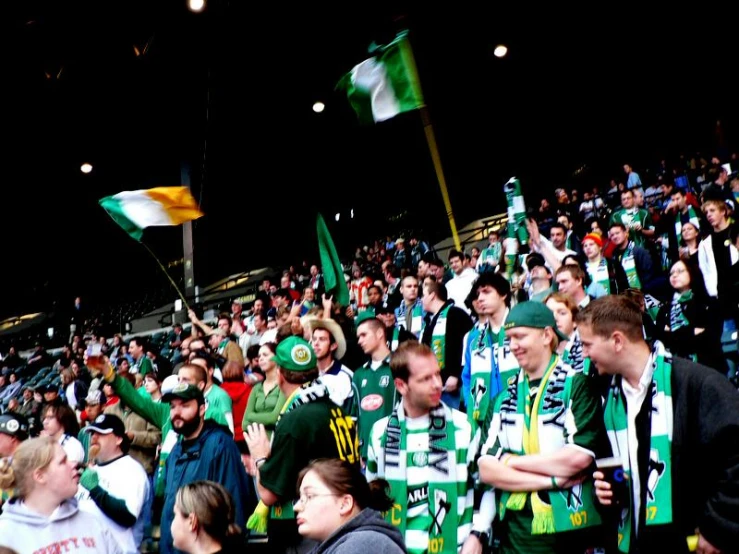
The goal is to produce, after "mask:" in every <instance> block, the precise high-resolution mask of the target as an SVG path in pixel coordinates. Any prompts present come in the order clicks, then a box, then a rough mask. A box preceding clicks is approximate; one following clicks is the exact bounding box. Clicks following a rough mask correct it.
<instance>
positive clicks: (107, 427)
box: [84, 414, 127, 438]
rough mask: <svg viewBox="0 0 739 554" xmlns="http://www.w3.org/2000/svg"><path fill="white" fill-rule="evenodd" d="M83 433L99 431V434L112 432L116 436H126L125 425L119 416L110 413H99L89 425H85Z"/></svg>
mask: <svg viewBox="0 0 739 554" xmlns="http://www.w3.org/2000/svg"><path fill="white" fill-rule="evenodd" d="M84 431H85V433H100V434H101V435H110V434H111V433H112V434H114V435H115V436H116V437H123V438H126V437H127V435H126V426H125V425H124V424H123V421H121V418H119V417H118V416H114V415H112V414H101V415H99V416H97V417H96V418H95V421H93V422H92V423H91V424H90V425H88V426H87V427H85V429H84Z"/></svg>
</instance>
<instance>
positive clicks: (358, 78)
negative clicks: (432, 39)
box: [339, 31, 424, 123]
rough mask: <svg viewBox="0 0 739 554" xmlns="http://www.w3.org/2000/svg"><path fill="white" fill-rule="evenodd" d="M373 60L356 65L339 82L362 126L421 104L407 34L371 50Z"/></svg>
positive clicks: (416, 75)
mask: <svg viewBox="0 0 739 554" xmlns="http://www.w3.org/2000/svg"><path fill="white" fill-rule="evenodd" d="M370 51H372V52H373V54H374V55H373V57H371V58H369V59H367V60H365V61H363V62H362V63H360V64H359V65H357V66H355V67H354V68H353V69H352V70H351V71H350V72H349V73H347V74H346V75H345V76H344V78H343V79H342V80H341V81H340V82H339V87H340V88H341V87H343V88H345V89H346V93H347V96H348V98H349V103H350V104H351V105H352V108H354V111H355V112H357V116H358V117H359V121H360V122H362V123H373V122H374V123H377V122H378V121H385V120H387V119H391V118H393V117H395V116H396V115H398V114H399V113H402V112H407V111H411V110H415V109H417V108H420V107H421V106H423V105H424V101H423V94H422V92H421V84H420V81H419V80H418V72H417V71H416V63H415V60H414V59H413V52H412V51H411V47H410V42H409V41H408V31H402V32H401V33H399V34H398V36H397V37H395V40H393V41H392V42H391V43H390V44H388V45H387V46H375V47H374V48H371V50H370Z"/></svg>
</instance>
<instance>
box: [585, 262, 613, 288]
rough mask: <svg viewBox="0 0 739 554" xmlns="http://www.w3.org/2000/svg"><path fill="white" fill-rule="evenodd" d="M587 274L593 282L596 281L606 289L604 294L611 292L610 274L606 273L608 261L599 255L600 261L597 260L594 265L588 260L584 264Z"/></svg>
mask: <svg viewBox="0 0 739 554" xmlns="http://www.w3.org/2000/svg"><path fill="white" fill-rule="evenodd" d="M585 266H586V268H587V271H588V274H589V275H590V279H591V280H592V281H593V282H594V283H598V284H599V285H601V286H602V287H603V288H604V289H606V294H611V276H610V275H609V274H608V262H607V261H606V259H605V258H603V257H601V259H600V262H598V265H596V266H594V265H593V264H591V263H590V262H588V263H586V264H585Z"/></svg>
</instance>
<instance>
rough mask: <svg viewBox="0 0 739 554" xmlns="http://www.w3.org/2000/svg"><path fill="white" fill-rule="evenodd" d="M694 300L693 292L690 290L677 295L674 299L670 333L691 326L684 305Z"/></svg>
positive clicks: (671, 308) (671, 309)
mask: <svg viewBox="0 0 739 554" xmlns="http://www.w3.org/2000/svg"><path fill="white" fill-rule="evenodd" d="M692 299H693V291H692V290H690V289H688V290H687V291H685V292H683V293H682V294H680V293H677V292H676V293H675V294H674V296H673V297H672V304H671V305H670V331H671V332H673V333H674V332H675V331H677V330H678V329H680V328H682V327H685V326H687V325H690V322H689V321H688V318H687V317H686V316H685V311H684V308H683V304H685V303H687V302H690V301H691V300H692Z"/></svg>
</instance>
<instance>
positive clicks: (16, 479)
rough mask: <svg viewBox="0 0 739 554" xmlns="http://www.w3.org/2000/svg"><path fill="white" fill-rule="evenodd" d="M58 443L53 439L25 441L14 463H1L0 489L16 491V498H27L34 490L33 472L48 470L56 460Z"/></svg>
mask: <svg viewBox="0 0 739 554" xmlns="http://www.w3.org/2000/svg"><path fill="white" fill-rule="evenodd" d="M56 445H57V442H56V441H55V440H54V439H52V438H51V437H39V438H36V439H29V440H27V441H23V442H22V443H21V444H20V446H18V449H17V450H16V451H15V454H13V461H12V462H9V460H8V459H4V460H2V461H1V462H0V489H12V488H14V489H15V496H17V497H19V498H26V496H28V494H29V493H30V492H31V491H32V490H33V472H34V471H36V470H37V469H44V468H46V467H47V466H48V465H49V464H50V463H51V461H52V460H53V459H54V451H55V447H56Z"/></svg>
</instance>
